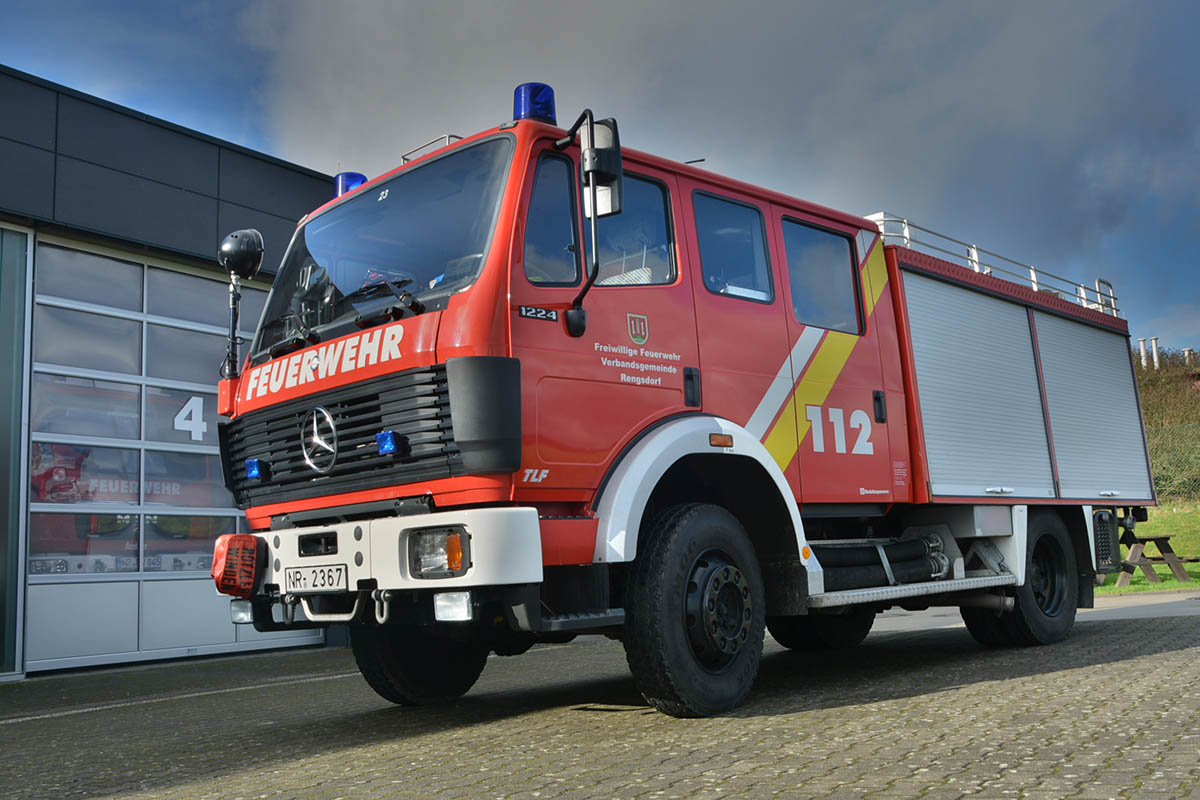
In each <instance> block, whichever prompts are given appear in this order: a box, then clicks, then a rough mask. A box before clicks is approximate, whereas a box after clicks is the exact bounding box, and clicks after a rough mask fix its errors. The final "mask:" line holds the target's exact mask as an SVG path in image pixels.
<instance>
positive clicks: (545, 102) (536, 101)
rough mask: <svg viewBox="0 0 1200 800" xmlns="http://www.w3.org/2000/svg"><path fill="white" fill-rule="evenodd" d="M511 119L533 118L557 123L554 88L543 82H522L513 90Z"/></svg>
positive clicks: (553, 123) (552, 123)
mask: <svg viewBox="0 0 1200 800" xmlns="http://www.w3.org/2000/svg"><path fill="white" fill-rule="evenodd" d="M513 119H514V120H518V119H535V120H538V121H539V122H549V123H550V124H551V125H557V124H558V119H557V118H556V117H555V115H554V90H553V89H551V88H550V87H549V86H547V85H546V84H544V83H522V84H521V85H520V86H518V87H517V88H516V89H515V90H514V91H513Z"/></svg>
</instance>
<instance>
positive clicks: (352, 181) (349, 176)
mask: <svg viewBox="0 0 1200 800" xmlns="http://www.w3.org/2000/svg"><path fill="white" fill-rule="evenodd" d="M333 180H334V181H335V182H336V183H337V194H335V195H334V197H341V196H342V195H344V194H345V193H346V192H352V191H354V190H355V189H357V188H358V187H360V186H362V185H363V184H364V183H366V182H367V176H366V175H363V174H362V173H361V172H339V173H338V174H337V175H335V176H334V179H333Z"/></svg>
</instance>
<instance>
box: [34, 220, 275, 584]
mask: <svg viewBox="0 0 1200 800" xmlns="http://www.w3.org/2000/svg"><path fill="white" fill-rule="evenodd" d="M34 276H35V277H34V281H35V282H34V287H35V295H34V303H35V305H34V314H33V356H34V363H33V375H32V379H31V389H32V398H31V403H30V414H29V418H30V438H31V442H30V473H29V474H30V478H29V501H30V506H29V509H30V515H29V550H28V559H29V570H28V572H29V575H30V577H31V579H37V580H53V579H55V578H56V577H58V576H64V575H71V574H79V573H84V574H88V575H92V576H95V575H97V574H100V573H112V574H114V576H122V577H124V578H125V579H128V578H129V577H130V576H131V574H132V575H133V576H135V577H136V576H137V575H139V574H140V575H147V574H155V575H162V574H164V573H170V574H178V575H181V576H189V577H196V574H197V573H202V572H206V571H207V570H208V569H209V567H210V566H211V558H212V545H213V541H214V540H215V539H216V537H217V536H219V535H220V534H222V533H230V532H233V531H236V530H238V529H239V527H242V529H244V523H243V522H241V520H242V515H241V512H240V511H238V510H237V509H236V508H235V507H234V505H233V498H232V497H231V496H230V494H229V492H228V490H226V488H225V484H224V479H223V476H222V472H221V463H220V461H221V460H220V455H219V451H218V448H217V408H216V383H217V380H218V378H219V369H220V366H221V363H222V360H223V358H224V355H225V335H226V331H225V326H226V325H227V324H228V317H227V315H228V313H229V312H228V308H229V306H228V287H227V284H225V282H224V281H223V280H220V279H218V278H217V277H216V276H215V275H214V277H213V278H207V277H204V276H202V275H197V274H191V273H189V272H187V271H186V270H185V269H184V268H178V269H172V268H171V265H169V264H157V263H156V264H146V263H136V262H135V261H134V260H131V259H128V258H115V257H112V256H108V255H102V254H98V253H93V252H88V251H85V250H82V249H74V248H70V247H67V246H63V245H58V244H47V243H39V244H38V246H37V249H36V251H35V259H34ZM242 295H243V313H242V316H241V321H242V327H243V329H244V330H243V331H242V333H241V335H242V337H243V339H245V340H249V339H250V337H251V333H250V330H249V328H250V327H251V326H253V325H254V324H255V323H256V322H257V321H258V317H259V315H260V314H261V310H262V307H263V305H264V304H265V302H266V292H265V291H262V290H261V289H258V288H254V287H249V286H243V288H242ZM143 298H144V302H143ZM143 309H144V310H143Z"/></svg>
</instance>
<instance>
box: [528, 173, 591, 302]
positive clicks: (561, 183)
mask: <svg viewBox="0 0 1200 800" xmlns="http://www.w3.org/2000/svg"><path fill="white" fill-rule="evenodd" d="M573 173H574V167H573V166H572V164H571V161H570V160H569V159H566V158H563V157H561V156H553V155H545V156H542V158H541V160H540V161H539V162H538V166H537V175H535V176H534V179H533V196H532V197H530V198H529V222H528V223H527V224H526V226H525V277H527V278H528V279H529V282H530V283H536V284H537V285H539V286H570V285H572V284H575V283H578V282H579V247H578V246H577V243H576V239H575V232H576V230H577V228H576V225H575V219H576V217H575V190H574V186H573V184H574V177H573Z"/></svg>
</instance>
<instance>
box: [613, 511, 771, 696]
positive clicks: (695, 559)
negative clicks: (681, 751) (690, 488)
mask: <svg viewBox="0 0 1200 800" xmlns="http://www.w3.org/2000/svg"><path fill="white" fill-rule="evenodd" d="M765 608H766V602H765V597H764V594H763V582H762V576H761V573H760V571H759V567H758V559H757V557H756V556H755V553H754V548H753V547H752V546H751V545H750V542H749V540H748V539H747V538H746V534H745V532H744V531H743V530H742V526H741V525H740V524H739V523H738V521H737V519H736V518H734V516H733V515H732V514H730V513H729V512H728V511H726V510H725V509H723V508H720V507H718V506H712V505H704V504H699V503H689V504H686V505H680V506H675V507H673V508H671V509H669V510H668V511H667V512H666V513H665V514H663V515H662V516H660V517H659V518H658V519H657V520H656V521H655V523H654V524H653V525H652V526H651V528H650V530H649V531H648V534H647V539H646V541H645V544H644V547H642V548H641V552H640V553H639V554H638V557H637V561H636V562H635V563H634V568H633V574H632V575H631V576H630V580H629V582H628V588H627V590H626V602H625V610H626V614H627V615H628V617H627V619H626V625H625V636H624V642H625V657H626V660H627V661H628V662H629V668H630V670H631V671H632V672H633V677H634V681H635V682H636V683H637V686H638V689H639V690H641V693H642V696H643V697H645V698H646V700H647V701H648V702H649V703H650V704H651V705H653V706H654V707H655V708H657V709H658V710H660V711H663V712H665V713H667V714H671V715H673V716H677V717H700V716H708V715H711V714H718V713H720V712H722V711H727V710H729V709H731V708H733V707H734V706H736V705H738V704H739V703H741V702H742V700H743V699H745V697H746V695H747V694H748V693H749V691H750V687H751V685H752V684H753V683H754V678H755V676H756V675H757V674H758V664H759V661H760V659H761V658H762V644H763V628H764V622H765Z"/></svg>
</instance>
